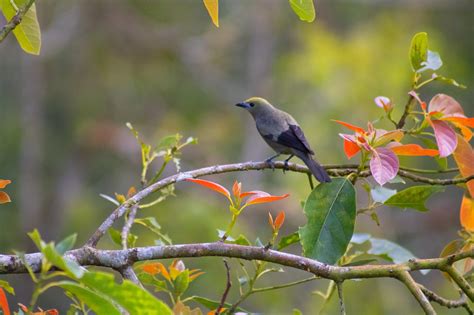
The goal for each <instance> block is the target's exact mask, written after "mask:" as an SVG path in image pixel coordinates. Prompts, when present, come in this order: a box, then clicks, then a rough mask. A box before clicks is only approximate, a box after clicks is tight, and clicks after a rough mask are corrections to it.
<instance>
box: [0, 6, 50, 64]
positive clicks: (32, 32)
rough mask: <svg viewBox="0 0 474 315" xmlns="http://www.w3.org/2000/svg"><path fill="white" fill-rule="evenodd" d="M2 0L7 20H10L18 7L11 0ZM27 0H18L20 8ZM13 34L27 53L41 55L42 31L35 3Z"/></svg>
mask: <svg viewBox="0 0 474 315" xmlns="http://www.w3.org/2000/svg"><path fill="white" fill-rule="evenodd" d="M0 1H2V12H3V15H4V16H5V18H6V20H8V21H10V20H11V19H12V18H13V17H14V16H15V15H16V13H17V12H16V9H15V8H14V7H13V6H12V4H11V2H10V1H11V0H0ZM26 2H27V0H16V1H15V4H16V6H17V8H18V9H20V8H22V7H23V6H24V5H25V4H26ZM13 34H14V35H15V37H16V40H17V41H18V44H20V47H21V48H22V49H23V50H24V51H25V52H27V53H29V54H33V55H39V53H40V50H41V31H40V27H39V23H38V18H37V16H36V7H35V5H34V4H33V5H32V6H31V7H30V9H29V10H28V11H27V12H26V14H25V15H24V16H23V20H22V21H21V23H20V24H18V25H17V26H16V27H15V29H14V30H13Z"/></svg>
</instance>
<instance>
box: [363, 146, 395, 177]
mask: <svg viewBox="0 0 474 315" xmlns="http://www.w3.org/2000/svg"><path fill="white" fill-rule="evenodd" d="M369 165H370V172H371V173H372V176H373V177H374V179H375V181H376V182H377V183H379V184H380V185H381V186H383V185H384V184H385V183H387V182H388V181H390V180H391V179H392V178H394V177H395V176H396V175H397V173H398V167H399V162H398V158H397V156H396V155H395V153H393V151H392V150H390V149H387V148H383V147H379V148H375V149H374V150H372V157H371V159H370V163H369Z"/></svg>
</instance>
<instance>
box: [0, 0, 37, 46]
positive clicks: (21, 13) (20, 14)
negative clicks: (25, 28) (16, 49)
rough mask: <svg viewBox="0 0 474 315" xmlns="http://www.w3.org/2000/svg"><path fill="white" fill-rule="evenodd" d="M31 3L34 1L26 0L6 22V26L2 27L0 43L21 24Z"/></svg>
mask: <svg viewBox="0 0 474 315" xmlns="http://www.w3.org/2000/svg"><path fill="white" fill-rule="evenodd" d="M33 3H35V0H28V1H27V2H26V3H25V5H23V6H22V7H21V8H18V12H17V13H16V14H15V15H14V16H13V17H12V18H11V20H10V21H8V23H7V24H5V25H4V26H3V27H2V29H1V30H0V43H1V42H2V41H3V40H4V39H5V38H6V37H7V36H8V34H9V33H10V32H11V31H13V30H14V29H15V27H17V26H18V24H20V23H21V20H22V19H23V17H24V16H25V14H26V13H27V12H28V10H29V9H30V7H31V6H32V5H33Z"/></svg>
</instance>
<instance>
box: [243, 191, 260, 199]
mask: <svg viewBox="0 0 474 315" xmlns="http://www.w3.org/2000/svg"><path fill="white" fill-rule="evenodd" d="M259 192H260V191H258V190H256V191H245V192H243V193H241V194H240V198H244V197H247V196H251V195H256V194H258V193H259Z"/></svg>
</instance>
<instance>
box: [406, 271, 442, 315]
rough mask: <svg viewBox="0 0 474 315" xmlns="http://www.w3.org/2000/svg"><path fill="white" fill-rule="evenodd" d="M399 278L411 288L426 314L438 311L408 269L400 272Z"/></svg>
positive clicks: (431, 314)
mask: <svg viewBox="0 0 474 315" xmlns="http://www.w3.org/2000/svg"><path fill="white" fill-rule="evenodd" d="M397 278H398V279H399V280H400V281H401V282H403V283H404V284H405V286H406V287H407V288H408V290H410V292H411V294H413V296H414V297H415V299H416V300H417V301H418V303H419V304H420V306H421V308H423V310H424V311H425V313H426V314H430V315H435V314H436V312H435V310H434V308H433V305H431V303H430V301H429V300H428V298H427V297H426V295H425V294H424V293H423V291H422V290H421V288H420V287H419V286H418V284H417V283H416V282H415V280H413V278H412V276H411V275H410V273H409V272H408V271H401V272H399V273H398V275H397Z"/></svg>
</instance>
